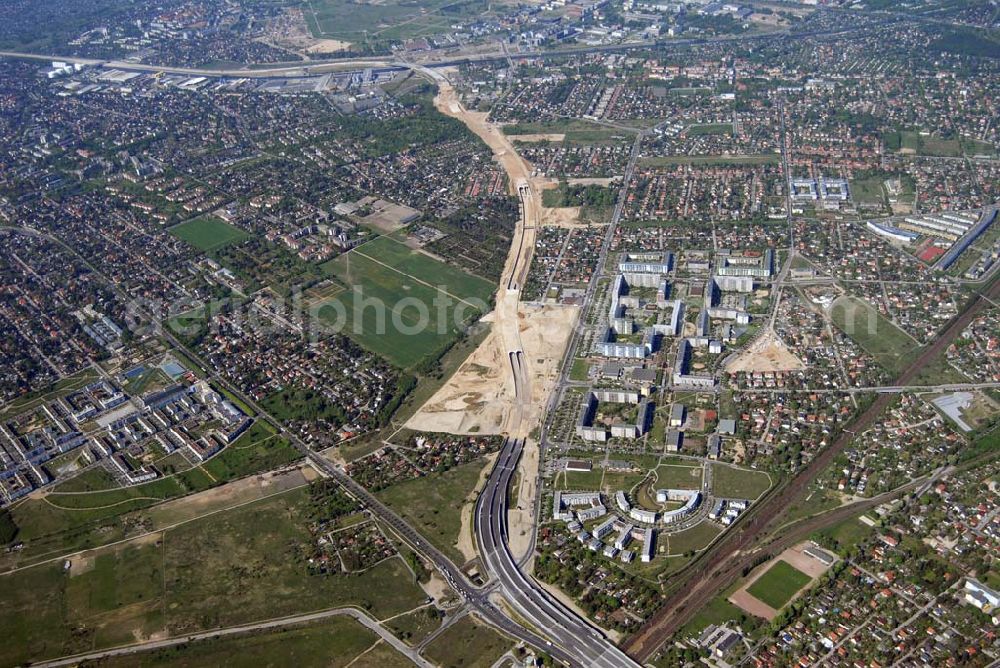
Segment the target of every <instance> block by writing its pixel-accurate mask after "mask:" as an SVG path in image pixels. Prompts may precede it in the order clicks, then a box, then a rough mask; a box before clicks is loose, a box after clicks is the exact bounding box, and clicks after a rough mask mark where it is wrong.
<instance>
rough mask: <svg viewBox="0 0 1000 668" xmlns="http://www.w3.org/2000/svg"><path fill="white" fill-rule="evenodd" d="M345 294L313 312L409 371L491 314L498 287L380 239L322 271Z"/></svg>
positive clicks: (389, 240)
mask: <svg viewBox="0 0 1000 668" xmlns="http://www.w3.org/2000/svg"><path fill="white" fill-rule="evenodd" d="M322 268H323V271H324V272H326V273H328V274H330V275H333V276H335V277H336V278H337V279H338V280H339V281H340V282H341V283H343V284H345V285H347V286H349V289H348V290H346V291H344V292H342V293H340V294H338V295H337V296H335V297H333V298H332V299H330V300H326V301H323V302H320V303H318V304H317V305H316V306H314V308H315V309H316V313H317V315H318V316H319V317H320V318H321V319H322V320H323V321H324V322H326V323H327V324H328V325H329V326H331V327H337V326H338V325H339V326H340V329H341V331H343V332H344V333H345V334H348V335H349V336H351V337H353V338H354V339H355V340H357V341H358V342H359V343H360V344H361V345H363V346H365V347H366V348H368V349H370V350H372V351H374V352H376V353H378V354H380V355H383V356H385V357H387V358H388V359H389V360H391V361H393V362H395V363H396V364H397V365H399V366H401V367H403V368H406V369H409V368H413V367H414V366H417V365H418V364H420V363H421V362H423V361H425V360H426V359H428V358H431V357H434V356H436V355H438V354H439V353H440V351H441V350H442V349H443V348H444V347H445V346H447V345H448V344H450V343H451V342H452V341H453V340H454V339H455V338H457V336H458V333H459V330H460V328H461V327H462V326H463V323H465V322H468V321H469V320H470V319H472V318H475V317H477V316H478V315H479V314H480V313H482V312H484V311H485V310H486V309H488V304H489V299H490V297H491V296H492V294H493V292H494V290H495V286H494V285H493V284H491V283H490V282H489V281H487V280H485V279H483V278H479V277H478V276H472V275H470V274H467V273H465V272H463V271H461V270H459V269H455V268H454V267H451V266H449V265H447V264H445V263H443V262H440V261H438V260H435V259H434V258H432V257H430V256H427V255H424V254H422V253H417V252H415V251H411V250H410V249H409V248H407V247H405V246H403V245H402V244H400V243H399V242H397V241H394V240H392V239H390V238H388V237H381V238H379V239H377V240H375V241H373V242H371V243H368V244H364V245H363V246H360V247H359V248H358V249H356V250H354V251H352V252H350V253H345V254H343V255H341V256H339V257H337V258H335V259H333V260H331V261H329V262H327V263H326V264H324V265H323V266H322Z"/></svg>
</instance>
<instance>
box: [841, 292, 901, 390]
mask: <svg viewBox="0 0 1000 668" xmlns="http://www.w3.org/2000/svg"><path fill="white" fill-rule="evenodd" d="M830 317H831V318H832V319H833V324H835V325H836V326H837V327H838V328H839V329H840V330H841V331H843V332H844V333H845V334H847V335H848V336H849V337H851V338H852V339H854V341H856V342H857V344H858V345H859V346H861V347H862V348H864V349H865V350H866V351H868V352H869V353H870V354H871V355H872V356H873V357H875V359H876V360H877V361H878V363H879V364H880V365H882V367H883V368H885V369H886V370H887V371H889V372H890V373H899V372H900V371H901V370H902V369H903V368H905V367H906V364H907V361H908V360H911V359H913V356H914V354H915V353H916V352H917V350H918V349H919V348H920V345H919V344H918V343H917V342H916V341H914V340H913V339H912V338H911V337H910V336H909V335H908V334H907V333H906V332H904V331H903V330H901V329H900V328H899V327H896V325H894V324H892V322H890V321H889V320H888V319H887V318H885V317H884V316H883V315H882V314H881V313H879V312H878V310H877V309H875V307H873V306H871V305H870V304H868V303H867V302H865V301H863V300H861V299H858V298H856V297H842V298H840V299H838V300H837V301H836V302H835V303H834V305H833V307H832V308H831V310H830Z"/></svg>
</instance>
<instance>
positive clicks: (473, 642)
mask: <svg viewBox="0 0 1000 668" xmlns="http://www.w3.org/2000/svg"><path fill="white" fill-rule="evenodd" d="M511 644H512V643H511V642H510V641H509V640H507V639H506V638H505V637H503V636H502V635H500V634H499V633H497V632H496V631H494V630H493V629H491V628H488V627H486V626H483V625H481V624H479V623H478V622H476V621H475V620H473V619H472V618H471V617H468V616H466V617H463V618H462V619H460V620H458V621H457V622H455V623H454V624H453V625H452V626H451V627H449V628H448V629H447V630H446V631H445V632H444V633H442V634H441V635H440V636H438V637H437V638H435V639H434V641H433V642H431V644H430V645H428V646H427V649H426V650H424V655H425V656H426V657H427V658H428V659H430V660H431V661H432V662H433V663H435V664H436V665H438V666H441V668H489V666H492V665H493V664H494V663H495V662H496V660H497V659H499V658H500V657H501V656H503V654H504V652H506V651H507V650H508V649H510V647H511Z"/></svg>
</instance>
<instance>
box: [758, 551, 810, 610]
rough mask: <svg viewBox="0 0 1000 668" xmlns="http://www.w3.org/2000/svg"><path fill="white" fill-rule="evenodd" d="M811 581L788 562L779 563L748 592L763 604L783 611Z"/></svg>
mask: <svg viewBox="0 0 1000 668" xmlns="http://www.w3.org/2000/svg"><path fill="white" fill-rule="evenodd" d="M810 580H812V578H810V577H809V576H808V575H806V574H805V573H803V572H802V571H800V570H799V569H797V568H795V567H794V566H792V565H791V564H789V563H788V562H787V561H777V562H775V563H774V565H773V566H771V568H769V569H768V570H767V572H766V573H764V574H763V575H761V576H760V577H759V578H757V580H756V581H755V582H754V583H753V584H752V585H750V587H749V588H747V591H748V592H749V593H750V595H751V596H753V597H754V598H756V599H757V600H759V601H761V602H762V603H766V604H767V605H769V606H771V607H772V608H774V609H775V610H781V608H783V607H784V606H785V604H786V603H788V602H789V601H790V600H792V597H793V596H795V594H796V592H798V591H799V590H800V589H802V588H803V587H805V586H806V585H807V584H809V582H810Z"/></svg>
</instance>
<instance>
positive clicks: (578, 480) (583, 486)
mask: <svg viewBox="0 0 1000 668" xmlns="http://www.w3.org/2000/svg"><path fill="white" fill-rule="evenodd" d="M603 478H604V469H596V468H595V469H592V470H590V471H563V472H562V473H560V474H559V476H558V478H557V489H575V490H580V491H591V490H598V489H600V488H601V480H602V479H603Z"/></svg>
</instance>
